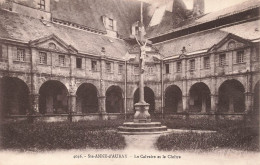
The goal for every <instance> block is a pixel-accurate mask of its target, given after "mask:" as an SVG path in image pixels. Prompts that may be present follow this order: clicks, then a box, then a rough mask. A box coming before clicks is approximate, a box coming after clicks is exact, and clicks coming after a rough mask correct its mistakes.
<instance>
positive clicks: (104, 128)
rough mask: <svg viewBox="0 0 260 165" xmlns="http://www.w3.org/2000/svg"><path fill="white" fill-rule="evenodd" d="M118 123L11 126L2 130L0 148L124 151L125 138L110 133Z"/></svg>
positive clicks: (20, 124)
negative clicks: (89, 148)
mask: <svg viewBox="0 0 260 165" xmlns="http://www.w3.org/2000/svg"><path fill="white" fill-rule="evenodd" d="M118 124H119V123H118V122H112V121H95V122H73V123H70V122H57V123H33V124H28V123H8V124H3V125H2V127H1V142H2V144H1V146H2V147H1V148H4V149H20V150H34V151H37V150H54V149H83V148H86V147H91V148H103V149H108V148H110V149H122V148H124V147H125V145H126V144H125V141H124V137H123V136H122V135H120V134H117V133H116V132H115V131H111V130H110V129H112V128H116V127H117V125H118Z"/></svg>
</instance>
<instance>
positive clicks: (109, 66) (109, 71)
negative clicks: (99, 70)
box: [106, 62, 111, 73]
mask: <svg viewBox="0 0 260 165" xmlns="http://www.w3.org/2000/svg"><path fill="white" fill-rule="evenodd" d="M106 71H107V72H108V73H111V63H109V62H107V63H106Z"/></svg>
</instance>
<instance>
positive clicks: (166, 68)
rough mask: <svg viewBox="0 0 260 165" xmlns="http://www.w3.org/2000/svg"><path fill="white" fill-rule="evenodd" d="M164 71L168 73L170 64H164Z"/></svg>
mask: <svg viewBox="0 0 260 165" xmlns="http://www.w3.org/2000/svg"><path fill="white" fill-rule="evenodd" d="M165 72H166V74H168V73H170V65H169V64H165Z"/></svg>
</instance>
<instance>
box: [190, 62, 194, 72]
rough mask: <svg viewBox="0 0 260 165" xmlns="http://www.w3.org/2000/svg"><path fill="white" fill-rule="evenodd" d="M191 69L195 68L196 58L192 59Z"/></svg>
mask: <svg viewBox="0 0 260 165" xmlns="http://www.w3.org/2000/svg"><path fill="white" fill-rule="evenodd" d="M190 70H195V60H190Z"/></svg>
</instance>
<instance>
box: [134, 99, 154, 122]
mask: <svg viewBox="0 0 260 165" xmlns="http://www.w3.org/2000/svg"><path fill="white" fill-rule="evenodd" d="M149 106H150V105H149V104H148V103H145V102H144V103H136V104H135V114H134V123H150V122H151V116H150V114H149V112H148V110H149Z"/></svg>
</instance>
